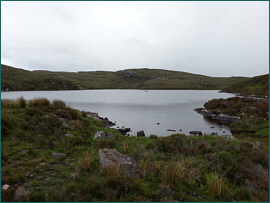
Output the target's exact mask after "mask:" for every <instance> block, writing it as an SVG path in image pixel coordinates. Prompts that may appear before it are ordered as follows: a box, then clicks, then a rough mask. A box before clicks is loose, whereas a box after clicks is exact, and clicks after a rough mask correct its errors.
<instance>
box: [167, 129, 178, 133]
mask: <svg viewBox="0 0 270 203" xmlns="http://www.w3.org/2000/svg"><path fill="white" fill-rule="evenodd" d="M167 131H173V132H175V131H176V130H172V129H168V130H167Z"/></svg>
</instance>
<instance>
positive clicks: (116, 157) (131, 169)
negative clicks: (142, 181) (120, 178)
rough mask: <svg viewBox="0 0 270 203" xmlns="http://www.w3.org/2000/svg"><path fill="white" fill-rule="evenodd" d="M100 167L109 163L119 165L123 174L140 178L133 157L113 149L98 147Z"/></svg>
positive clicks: (102, 167) (103, 167)
mask: <svg viewBox="0 0 270 203" xmlns="http://www.w3.org/2000/svg"><path fill="white" fill-rule="evenodd" d="M98 157H99V161H100V167H101V169H105V168H106V167H108V166H110V165H114V166H120V167H121V169H122V172H123V174H124V175H125V176H128V177H130V178H140V168H139V166H138V163H137V161H136V160H135V159H133V158H132V157H130V156H127V155H124V154H121V153H120V152H118V151H117V150H115V149H100V150H99V152H98Z"/></svg>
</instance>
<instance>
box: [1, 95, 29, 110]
mask: <svg viewBox="0 0 270 203" xmlns="http://www.w3.org/2000/svg"><path fill="white" fill-rule="evenodd" d="M25 107H26V100H25V99H24V98H23V97H20V98H18V99H15V100H11V99H3V100H1V108H15V109H20V108H25Z"/></svg>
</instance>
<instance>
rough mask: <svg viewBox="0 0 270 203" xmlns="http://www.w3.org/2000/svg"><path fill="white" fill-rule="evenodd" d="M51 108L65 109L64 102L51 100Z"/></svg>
mask: <svg viewBox="0 0 270 203" xmlns="http://www.w3.org/2000/svg"><path fill="white" fill-rule="evenodd" d="M51 106H52V107H53V108H57V109H64V108H66V104H65V102H63V101H61V100H53V103H52V105H51Z"/></svg>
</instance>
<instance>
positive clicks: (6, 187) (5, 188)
mask: <svg viewBox="0 0 270 203" xmlns="http://www.w3.org/2000/svg"><path fill="white" fill-rule="evenodd" d="M8 188H10V186H9V185H8V184H5V185H3V186H2V190H7V189H8Z"/></svg>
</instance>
